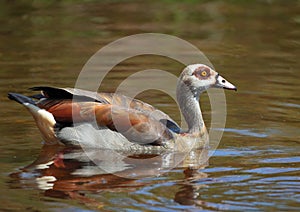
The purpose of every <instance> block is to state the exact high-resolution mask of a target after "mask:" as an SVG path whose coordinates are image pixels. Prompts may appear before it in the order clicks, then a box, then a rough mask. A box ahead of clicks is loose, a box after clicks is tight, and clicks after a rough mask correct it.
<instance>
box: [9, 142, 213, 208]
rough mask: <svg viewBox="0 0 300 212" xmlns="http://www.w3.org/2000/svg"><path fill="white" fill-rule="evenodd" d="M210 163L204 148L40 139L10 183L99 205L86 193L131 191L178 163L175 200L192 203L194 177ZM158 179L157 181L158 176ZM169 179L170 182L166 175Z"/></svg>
mask: <svg viewBox="0 0 300 212" xmlns="http://www.w3.org/2000/svg"><path fill="white" fill-rule="evenodd" d="M207 165H208V150H207V149H202V150H194V151H191V152H190V153H188V154H187V153H185V154H184V153H182V152H179V153H176V152H168V153H164V154H161V153H160V154H155V153H147V154H136V155H133V154H128V153H124V152H117V153H116V152H112V151H110V150H101V149H97V150H90V151H86V150H83V149H80V148H70V147H63V146H61V145H44V146H43V148H42V150H41V152H40V155H39V156H38V158H37V159H36V160H35V161H34V162H33V163H31V164H29V165H28V166H26V167H24V168H22V169H21V171H19V172H16V173H12V174H11V175H10V177H11V178H12V181H13V182H11V183H10V185H14V187H18V188H27V189H28V188H30V189H32V188H37V189H40V190H41V191H42V192H43V195H45V196H48V197H55V198H60V199H62V198H63V199H65V198H68V199H73V200H76V201H78V202H80V203H82V204H85V205H86V206H88V207H92V208H99V207H100V208H101V207H104V206H105V204H104V203H103V202H100V201H99V199H98V198H97V199H95V195H93V196H94V197H90V196H91V195H89V194H96V195H101V194H100V193H101V192H102V191H109V192H134V191H137V190H138V189H139V188H142V187H145V186H150V185H151V180H144V179H147V178H148V177H150V178H151V177H157V176H160V175H164V174H168V172H169V171H170V169H173V168H176V169H178V170H180V171H181V170H182V171H183V172H184V176H185V178H184V179H183V180H182V181H181V180H179V181H178V180H176V182H175V183H176V184H179V185H180V186H181V188H180V189H179V191H178V192H177V193H176V194H175V198H174V200H175V201H176V202H178V203H180V204H183V205H186V204H194V201H196V200H195V196H197V190H198V187H197V186H196V185H193V181H194V180H197V179H198V180H199V179H200V178H205V177H206V174H204V173H201V172H199V170H201V169H203V168H204V167H206V166H207ZM160 182H161V181H160ZM168 182H171V181H170V180H168Z"/></svg>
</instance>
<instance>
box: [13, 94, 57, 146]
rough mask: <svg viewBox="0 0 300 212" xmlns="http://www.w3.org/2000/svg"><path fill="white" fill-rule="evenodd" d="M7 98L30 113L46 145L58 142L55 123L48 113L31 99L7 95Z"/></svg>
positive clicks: (20, 95)
mask: <svg viewBox="0 0 300 212" xmlns="http://www.w3.org/2000/svg"><path fill="white" fill-rule="evenodd" d="M8 98H9V99H11V100H14V101H16V102H18V103H20V104H22V105H23V106H25V108H26V109H27V110H28V111H29V112H30V113H31V115H32V116H33V118H34V120H35V122H36V124H37V127H38V128H39V130H40V132H41V134H42V137H43V139H44V141H45V143H46V144H57V143H58V142H59V141H58V139H57V137H56V134H55V130H54V129H55V124H56V121H55V119H54V117H53V115H52V114H51V113H50V112H48V111H46V110H44V109H41V108H39V107H38V106H37V105H36V102H35V101H34V100H33V99H31V98H30V97H27V96H24V95H22V94H18V93H8Z"/></svg>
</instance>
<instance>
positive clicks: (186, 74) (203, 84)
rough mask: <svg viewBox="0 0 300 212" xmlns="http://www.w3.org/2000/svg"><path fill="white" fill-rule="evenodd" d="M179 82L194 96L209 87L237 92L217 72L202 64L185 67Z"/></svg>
mask: <svg viewBox="0 0 300 212" xmlns="http://www.w3.org/2000/svg"><path fill="white" fill-rule="evenodd" d="M180 82H181V83H184V85H185V86H187V87H188V88H189V90H190V91H191V92H192V93H193V94H194V95H195V96H199V95H200V94H201V93H202V92H204V91H205V90H207V89H208V88H211V87H214V88H223V89H229V90H237V88H236V87H235V86H234V85H233V84H231V83H230V82H228V81H227V80H225V79H224V78H223V77H222V76H221V75H219V74H218V72H216V71H215V70H213V69H212V68H211V67H209V66H207V65H204V64H193V65H189V66H187V67H186V68H185V69H184V70H183V72H182V73H181V75H180Z"/></svg>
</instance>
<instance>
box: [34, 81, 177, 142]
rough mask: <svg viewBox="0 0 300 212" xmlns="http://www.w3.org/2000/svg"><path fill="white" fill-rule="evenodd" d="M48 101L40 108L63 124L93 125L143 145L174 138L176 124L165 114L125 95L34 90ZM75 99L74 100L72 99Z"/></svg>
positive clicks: (46, 89)
mask: <svg viewBox="0 0 300 212" xmlns="http://www.w3.org/2000/svg"><path fill="white" fill-rule="evenodd" d="M32 90H41V91H42V94H43V96H44V97H45V98H42V99H41V100H40V101H39V102H38V106H39V107H40V108H44V109H46V110H47V111H49V112H51V113H52V114H53V116H54V117H55V119H56V120H57V121H58V122H61V123H72V122H92V121H96V122H97V124H98V126H105V127H107V128H109V129H111V130H114V131H117V132H119V133H121V134H122V135H124V136H125V137H126V138H127V139H128V140H129V141H132V142H135V143H140V144H149V143H151V144H157V145H161V144H163V142H164V141H165V140H170V139H172V138H173V133H172V132H171V131H174V130H173V129H177V128H179V127H178V126H177V124H176V123H175V122H174V121H173V120H172V119H171V118H170V117H169V116H168V115H166V114H165V113H163V112H162V111H160V110H157V109H155V108H154V107H153V106H151V105H149V104H147V103H144V102H142V101H139V100H136V99H131V98H129V97H126V96H123V95H114V94H109V93H95V92H90V91H85V90H80V89H72V88H53V87H34V88H32ZM73 97H74V98H73Z"/></svg>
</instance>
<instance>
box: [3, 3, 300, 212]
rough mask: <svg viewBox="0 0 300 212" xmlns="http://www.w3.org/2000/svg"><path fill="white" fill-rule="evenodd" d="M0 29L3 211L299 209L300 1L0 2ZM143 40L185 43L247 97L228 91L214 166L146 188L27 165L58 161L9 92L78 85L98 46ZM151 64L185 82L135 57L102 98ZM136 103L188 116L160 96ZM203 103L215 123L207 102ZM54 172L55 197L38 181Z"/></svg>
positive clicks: (164, 62)
mask: <svg viewBox="0 0 300 212" xmlns="http://www.w3.org/2000/svg"><path fill="white" fill-rule="evenodd" d="M0 25H1V27H0V83H1V86H0V93H1V95H0V99H1V104H0V117H1V118H0V120H1V125H0V132H1V138H2V139H1V142H0V152H1V154H0V173H1V174H0V189H1V193H2V194H1V197H0V201H1V204H0V210H3V211H17V210H21V211H23V210H25V209H26V210H28V211H60V210H62V209H63V210H65V211H76V210H77V211H79V210H85V211H89V210H91V211H93V210H106V211H107V210H113V211H120V210H125V211H158V210H161V211H168V210H174V211H176V210H186V211H198V210H206V211H215V210H238V211H246V210H268V211H275V210H277V211H278V210H290V211H292V210H294V211H298V210H299V208H300V143H299V141H300V133H299V131H300V123H299V122H300V112H299V109H300V101H299V100H300V98H299V88H300V86H299V82H300V81H299V77H300V75H299V69H300V62H299V56H300V54H299V53H300V52H299V49H300V48H299V47H300V2H299V1H279V0H278V1H275V0H268V1H233V0H232V1H171V0H165V1H112V2H111V1H102V2H97V1H86V2H85V3H81V2H80V1H44V2H42V1H1V2H0ZM144 32H159V33H166V34H170V35H175V36H178V37H180V38H182V39H184V40H187V41H188V42H190V43H192V44H193V45H195V46H197V47H198V48H199V49H200V50H201V51H203V52H204V53H205V55H206V56H207V57H208V58H209V59H210V61H211V62H212V63H213V64H214V66H215V68H216V70H217V71H218V72H220V73H221V74H222V75H223V76H224V77H226V78H227V79H228V80H230V81H231V82H233V83H234V84H235V85H236V86H237V87H238V89H239V90H238V92H237V93H236V92H226V98H227V123H226V129H225V132H224V135H223V138H222V140H221V143H220V145H219V147H218V149H217V151H216V152H215V153H214V155H213V156H212V157H211V158H210V159H209V162H208V164H206V165H203V166H202V167H199V169H198V170H189V169H185V170H184V169H183V168H177V169H173V170H171V171H169V172H167V173H165V174H164V175H160V176H156V177H153V176H152V177H150V178H146V177H145V178H140V179H139V180H128V179H127V180H126V179H122V178H117V177H114V176H104V175H101V177H100V178H99V175H96V174H95V175H92V174H91V175H89V176H88V177H87V176H85V177H77V178H76V177H74V176H73V175H72V174H70V173H71V172H72V171H76V170H77V169H78V166H80V167H82V166H83V165H82V164H80V165H78V164H77V163H76V160H73V161H72V160H70V161H66V164H65V166H66V167H59V166H58V167H59V168H56V169H55V167H54V168H53V167H51V166H50V165H49V166H50V168H48V169H45V170H43V169H41V170H39V169H37V168H36V167H34V166H30V167H27V168H26V169H23V167H26V166H28V165H29V164H31V163H32V162H33V161H35V160H36V159H37V158H38V156H39V155H41V156H40V158H42V159H41V160H43V159H45V158H47V157H48V156H49V157H51V156H53V155H59V154H61V153H58V152H57V151H58V149H57V148H52V147H47V148H49V149H46V150H45V149H44V150H43V151H42V152H41V149H42V143H41V137H40V134H39V132H38V130H37V128H36V126H35V123H34V122H33V120H32V117H31V116H30V115H29V114H28V113H27V111H26V110H25V109H24V108H22V107H21V106H20V105H18V104H16V103H14V102H11V101H9V100H8V99H7V98H6V94H7V92H10V91H14V92H21V93H25V94H32V93H31V92H30V91H28V90H27V88H28V87H32V86H36V85H53V86H59V87H73V86H74V84H75V81H76V79H77V76H78V74H79V72H80V70H81V68H82V67H83V65H84V64H85V62H86V61H87V60H88V59H89V58H90V57H91V56H92V55H93V54H94V53H95V52H96V51H98V50H99V49H100V48H101V47H103V46H104V45H106V44H108V43H109V42H112V41H114V40H116V39H118V38H122V37H123V36H127V35H132V34H136V33H144ZM149 68H160V69H163V70H167V71H169V72H171V73H174V74H176V75H178V74H179V73H180V71H181V69H182V65H181V64H179V63H177V62H175V61H172V60H170V59H167V58H160V57H157V56H140V57H135V58H131V59H129V60H126V61H124V62H122V63H121V64H119V65H118V66H117V67H116V68H115V69H114V71H113V72H111V73H110V74H109V75H108V76H107V78H106V80H105V81H104V83H103V84H102V88H101V90H105V91H114V90H115V88H116V87H117V86H118V84H119V83H120V82H122V80H124V78H126V76H128V75H130V74H132V73H135V72H137V71H140V70H143V69H149ZM139 97H140V98H141V99H143V100H144V101H147V102H149V103H151V104H153V105H155V106H157V107H158V108H160V109H162V110H163V111H165V112H167V113H168V114H170V116H171V117H173V118H174V119H175V120H177V121H179V120H180V116H179V112H178V109H177V106H176V104H175V103H174V101H173V100H172V99H171V98H169V97H166V96H164V94H163V93H160V92H157V91H149V92H144V93H142V94H140V95H139ZM202 104H203V109H204V117H205V119H206V121H207V122H209V121H210V111H209V102H208V98H207V97H206V96H204V98H203V101H202ZM45 154H46V156H45ZM42 162H43V161H42ZM68 162H69V163H68ZM33 167H34V168H33ZM70 167H71V168H70ZM52 175H55V176H56V179H59V180H57V184H55V182H54V184H55V185H54V188H52V189H48V190H47V188H45V185H44V184H43V185H44V186H41V184H42V183H41V182H40V181H39V180H38V179H40V178H41V176H52ZM99 179H100V180H99ZM52 180H53V179H52ZM48 182H51V178H49V180H48ZM100 184H101V185H100Z"/></svg>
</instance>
